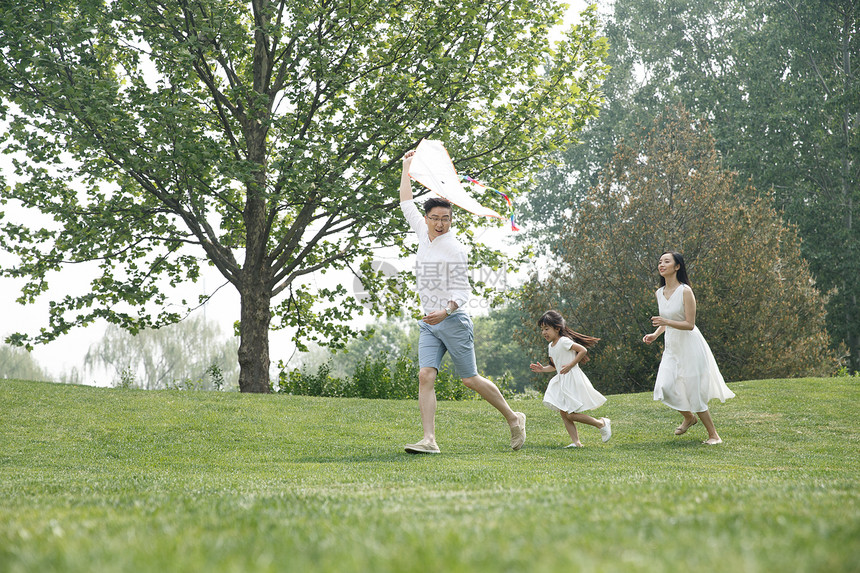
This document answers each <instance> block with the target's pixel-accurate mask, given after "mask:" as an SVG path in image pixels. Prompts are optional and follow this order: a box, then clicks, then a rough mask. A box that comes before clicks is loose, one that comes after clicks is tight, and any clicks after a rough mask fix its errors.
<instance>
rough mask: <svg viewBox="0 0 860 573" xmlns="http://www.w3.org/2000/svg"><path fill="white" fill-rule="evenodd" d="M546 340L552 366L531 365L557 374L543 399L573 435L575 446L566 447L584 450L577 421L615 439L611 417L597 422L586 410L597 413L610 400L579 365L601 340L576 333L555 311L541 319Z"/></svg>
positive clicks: (539, 321)
mask: <svg viewBox="0 0 860 573" xmlns="http://www.w3.org/2000/svg"><path fill="white" fill-rule="evenodd" d="M538 326H539V327H540V332H541V334H542V335H543V337H544V339H546V340H547V341H548V342H549V362H550V365H549V366H544V365H543V364H541V363H540V362H538V363H537V364H531V365H530V366H529V368H531V370H532V372H556V375H555V376H553V378H552V380H550V381H549V385H548V386H547V388H546V393H545V394H544V396H543V403H544V404H545V405H546V406H547V408H549V409H550V410H556V411H557V412H558V413H559V414H560V415H561V419H562V421H563V422H564V427H565V428H567V433H568V434H570V439H571V443H570V445H568V446H565V448H581V447H582V443H581V442H580V441H579V434H578V432H577V430H576V424H574V422H582V423H583V424H588V425H590V426H594V427H595V428H599V429H600V437H601V438H602V439H603V441H604V442H606V441H608V440H609V438H610V437H611V436H612V428H611V427H610V425H609V424H610V420H609V418H600V419H599V420H596V419H594V418H592V417H591V416H589V415H588V414H582V413H581V412H583V411H585V410H593V409H594V408H597V407H599V406H601V405H602V404H603V403H604V402H606V398H604V397H603V395H602V394H601V393H600V392H598V391H597V390H595V389H594V387H593V386H592V385H591V382H589V380H588V378H587V377H586V376H585V373H584V372H583V371H582V370H581V369H580V368H579V365H580V364H581V363H583V362H586V361H587V360H588V356H586V354H587V353H588V348H590V347H592V346H594V345H595V344H597V342H598V341H599V340H600V339H599V338H592V337H591V336H585V335H584V334H579V333H578V332H574V331H573V330H571V329H570V328H568V327H567V325H566V324H565V322H564V318H562V316H561V314H559V313H558V312H556V311H554V310H550V311H548V312H545V313H544V315H543V316H541V317H540V319H539V320H538Z"/></svg>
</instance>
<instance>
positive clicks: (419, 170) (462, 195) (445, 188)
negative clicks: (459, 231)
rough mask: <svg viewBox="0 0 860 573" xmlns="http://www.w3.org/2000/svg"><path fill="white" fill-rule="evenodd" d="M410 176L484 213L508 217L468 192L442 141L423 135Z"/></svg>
mask: <svg viewBox="0 0 860 573" xmlns="http://www.w3.org/2000/svg"><path fill="white" fill-rule="evenodd" d="M409 176H410V177H412V179H414V180H416V181H418V182H419V183H421V184H422V185H424V187H427V188H428V189H430V190H431V191H433V192H434V193H436V194H437V195H439V196H440V197H442V198H443V199H447V200H448V201H450V202H451V203H454V204H455V205H457V206H459V207H462V208H463V209H465V210H466V211H469V212H470V213H474V214H475V215H481V216H482V217H497V218H499V219H504V218H505V217H502V216H501V215H499V214H498V213H496V212H495V211H493V210H492V209H490V208H488V207H484V206H483V205H481V204H480V203H478V202H477V201H476V200H475V199H474V198H473V197H472V196H471V195H469V194H468V193H466V190H465V189H464V188H463V185H462V183H460V176H459V175H457V170H456V169H454V163H453V162H452V161H451V157H450V156H449V155H448V151H447V150H446V149H445V147H444V146H443V145H442V142H441V141H435V140H432V139H422V140H421V143H419V144H418V147H417V148H416V149H415V155H413V156H412V165H411V166H410V167H409Z"/></svg>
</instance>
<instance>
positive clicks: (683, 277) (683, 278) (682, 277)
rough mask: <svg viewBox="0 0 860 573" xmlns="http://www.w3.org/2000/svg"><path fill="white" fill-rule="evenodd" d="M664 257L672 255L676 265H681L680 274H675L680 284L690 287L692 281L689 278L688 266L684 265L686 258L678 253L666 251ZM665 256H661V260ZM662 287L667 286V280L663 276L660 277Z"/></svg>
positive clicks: (679, 267)
mask: <svg viewBox="0 0 860 573" xmlns="http://www.w3.org/2000/svg"><path fill="white" fill-rule="evenodd" d="M663 255H672V258H673V259H675V263H677V264H678V265H679V266H678V272H677V273H676V274H675V276H676V277H677V279H678V282H679V283H684V284H685V285H687V286H690V279H689V278H687V265H686V264H684V256H683V255H682V254H681V253H679V252H677V251H665V252H664V253H663ZM663 255H660V258H663ZM660 286H661V287H663V286H666V278H665V277H664V276H662V275H661V276H660Z"/></svg>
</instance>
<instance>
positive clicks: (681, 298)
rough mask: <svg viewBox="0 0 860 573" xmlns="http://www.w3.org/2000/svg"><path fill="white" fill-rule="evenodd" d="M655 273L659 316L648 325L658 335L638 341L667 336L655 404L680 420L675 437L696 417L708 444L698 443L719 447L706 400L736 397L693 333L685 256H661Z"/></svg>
mask: <svg viewBox="0 0 860 573" xmlns="http://www.w3.org/2000/svg"><path fill="white" fill-rule="evenodd" d="M657 271H658V272H659V273H660V288H659V289H657V305H658V306H659V308H660V316H652V317H651V324H652V325H653V326H656V327H657V330H655V331H654V332H653V333H651V334H646V335H645V336H644V337H643V338H642V341H643V342H645V343H646V344H651V343H652V342H654V341H655V340H656V339H657V337H658V336H660V335H661V334H663V333H664V332H665V333H666V338H665V342H666V348H665V349H664V350H663V358H662V360H661V361H660V368H659V369H658V370H657V382H656V383H655V384H654V399H655V400H660V401H662V402H663V403H664V404H666V405H667V406H669V407H670V408H674V409H675V410H678V411H679V412H681V415H682V416H684V421H683V422H682V423H681V425H680V426H678V427H677V428H675V435H677V436H680V435H681V434H683V433H684V432H686V431H687V430H689V429H690V428H691V427H692V426H694V425H696V424H697V423H698V420H696V416H694V415H693V412H696V414H698V415H699V420H701V421H702V423H703V424H705V428H706V429H707V430H708V439H707V440H705V441H704V442H702V443H703V444H707V445H710V446H713V445H716V444H722V443H723V441H722V440H721V439H720V435H719V434H717V430H716V428H715V427H714V422H713V420H711V414H710V412H708V400H710V399H712V398H719V399H720V401H722V402H725V401H726V400H728V399H729V398H734V396H735V395H734V393H733V392H732V391H731V390H729V387H728V386H726V383H725V381H724V380H723V375H722V374H720V370H719V368H717V362H716V361H715V360H714V355H713V354H712V353H711V349H710V347H708V343H707V342H706V341H705V337H704V336H702V333H701V332H699V329H698V328H696V297H694V296H693V290H692V289H691V288H690V281H689V279H688V278H687V267H686V266H685V265H684V257H682V256H681V254H680V253H676V252H674V251H666V252H665V253H663V255H662V256H661V257H660V262H659V263H658V265H657Z"/></svg>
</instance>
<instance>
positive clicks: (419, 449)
mask: <svg viewBox="0 0 860 573" xmlns="http://www.w3.org/2000/svg"><path fill="white" fill-rule="evenodd" d="M403 449H404V450H406V453H407V454H439V453H441V452H440V451H439V446H437V445H436V442H433V443H430V444H428V443H426V442H418V443H417V444H406V445H405V446H404V447H403Z"/></svg>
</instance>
